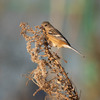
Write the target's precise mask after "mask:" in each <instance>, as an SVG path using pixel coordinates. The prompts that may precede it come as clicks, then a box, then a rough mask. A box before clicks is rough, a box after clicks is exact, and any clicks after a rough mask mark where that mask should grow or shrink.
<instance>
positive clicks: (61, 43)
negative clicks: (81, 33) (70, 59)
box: [41, 21, 85, 57]
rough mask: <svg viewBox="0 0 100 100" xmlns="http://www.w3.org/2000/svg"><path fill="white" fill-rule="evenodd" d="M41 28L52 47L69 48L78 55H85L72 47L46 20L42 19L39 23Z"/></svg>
mask: <svg viewBox="0 0 100 100" xmlns="http://www.w3.org/2000/svg"><path fill="white" fill-rule="evenodd" d="M41 29H44V30H45V34H46V36H47V39H48V41H49V43H51V44H52V46H53V47H57V48H58V49H59V48H69V49H72V50H73V51H75V52H76V53H78V54H79V55H80V56H82V57H85V56H84V55H82V54H81V53H80V52H79V51H77V50H76V49H75V48H73V47H72V46H71V45H70V43H69V42H68V40H67V39H66V38H65V37H64V36H63V35H62V34H61V32H60V31H58V30H57V29H56V28H55V27H54V26H53V25H51V24H50V22H48V21H44V22H42V24H41Z"/></svg>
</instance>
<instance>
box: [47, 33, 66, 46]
mask: <svg viewBox="0 0 100 100" xmlns="http://www.w3.org/2000/svg"><path fill="white" fill-rule="evenodd" d="M47 39H48V41H50V42H51V43H52V45H53V46H54V47H58V48H61V47H63V45H67V43H66V42H65V41H63V40H60V39H59V38H57V37H55V36H53V35H50V34H47Z"/></svg>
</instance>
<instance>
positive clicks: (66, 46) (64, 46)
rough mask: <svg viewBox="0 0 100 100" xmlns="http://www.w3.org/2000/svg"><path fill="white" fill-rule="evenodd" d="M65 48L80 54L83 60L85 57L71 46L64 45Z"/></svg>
mask: <svg viewBox="0 0 100 100" xmlns="http://www.w3.org/2000/svg"><path fill="white" fill-rule="evenodd" d="M63 47H65V48H69V49H72V50H73V51H75V52H76V53H78V54H79V55H80V56H82V57H83V58H84V57H85V56H84V55H82V54H81V53H80V52H79V51H77V50H76V49H74V48H73V47H71V46H69V45H64V46H63Z"/></svg>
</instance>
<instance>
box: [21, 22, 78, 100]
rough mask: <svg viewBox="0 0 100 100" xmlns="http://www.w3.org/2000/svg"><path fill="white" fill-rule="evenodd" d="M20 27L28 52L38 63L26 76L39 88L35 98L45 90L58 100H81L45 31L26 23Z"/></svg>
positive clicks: (33, 60)
mask: <svg viewBox="0 0 100 100" xmlns="http://www.w3.org/2000/svg"><path fill="white" fill-rule="evenodd" d="M20 27H21V35H23V37H24V38H25V40H26V41H27V46H26V48H27V52H28V53H29V54H30V55H31V60H32V62H34V63H37V68H36V69H34V70H33V71H32V72H31V73H29V74H28V75H26V77H27V78H28V79H29V80H32V81H33V82H34V83H35V84H36V85H37V86H38V87H39V89H38V90H37V91H36V92H35V93H34V94H33V96H34V95H35V94H36V93H37V92H38V91H40V90H44V91H45V92H46V93H48V94H49V95H51V96H52V97H53V96H55V97H56V100H79V97H78V94H77V92H76V90H75V88H74V87H73V86H72V82H71V81H70V79H69V78H68V75H67V73H66V72H65V70H64V68H63V67H62V66H61V64H60V62H59V60H60V57H59V56H58V54H57V53H55V52H53V51H52V50H51V46H50V45H49V44H48V42H47V38H46V35H45V31H43V30H41V29H40V27H39V26H36V27H35V30H33V29H32V28H31V27H30V26H29V25H28V24H26V23H21V24H20ZM27 34H31V35H27ZM32 43H34V47H33V44H32Z"/></svg>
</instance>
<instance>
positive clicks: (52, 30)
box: [48, 29, 71, 46]
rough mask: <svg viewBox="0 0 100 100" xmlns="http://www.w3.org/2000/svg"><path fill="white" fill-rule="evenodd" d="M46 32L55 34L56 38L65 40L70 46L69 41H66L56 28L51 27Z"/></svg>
mask: <svg viewBox="0 0 100 100" xmlns="http://www.w3.org/2000/svg"><path fill="white" fill-rule="evenodd" d="M48 33H49V34H51V35H53V36H55V37H56V38H58V39H60V40H63V41H65V42H67V44H68V45H69V46H71V45H70V43H69V42H68V40H67V39H66V38H65V37H64V36H63V35H62V34H61V33H60V32H59V31H58V30H57V29H51V30H49V32H48Z"/></svg>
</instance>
